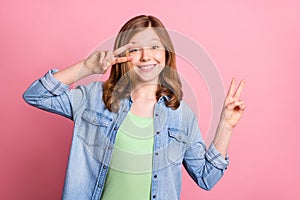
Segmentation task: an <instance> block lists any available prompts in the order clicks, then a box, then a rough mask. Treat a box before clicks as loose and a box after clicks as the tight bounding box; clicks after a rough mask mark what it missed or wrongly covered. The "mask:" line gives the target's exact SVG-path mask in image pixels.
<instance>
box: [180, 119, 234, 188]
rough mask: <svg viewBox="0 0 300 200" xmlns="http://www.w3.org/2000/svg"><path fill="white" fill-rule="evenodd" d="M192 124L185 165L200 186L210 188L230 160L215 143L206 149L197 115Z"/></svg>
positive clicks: (221, 174)
mask: <svg viewBox="0 0 300 200" xmlns="http://www.w3.org/2000/svg"><path fill="white" fill-rule="evenodd" d="M190 124H191V125H190V127H189V132H190V136H189V138H190V139H189V141H188V143H187V149H186V152H185V154H184V160H183V166H184V167H185V169H186V170H187V172H188V174H189V175H190V176H191V178H192V179H193V180H194V181H195V182H196V183H197V185H198V186H200V187H201V188H202V189H205V190H210V189H212V188H213V186H214V185H215V184H216V183H217V182H218V181H219V180H220V178H221V177H222V176H223V174H224V171H225V170H226V169H227V165H228V163H229V161H228V158H226V159H224V158H223V157H222V155H221V154H220V153H219V152H218V151H217V150H216V148H215V146H214V145H213V144H211V145H210V146H209V148H208V149H206V147H205V144H204V142H203V139H202V136H201V132H200V129H199V126H198V120H197V118H196V116H195V115H193V118H192V122H191V123H190Z"/></svg>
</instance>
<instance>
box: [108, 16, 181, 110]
mask: <svg viewBox="0 0 300 200" xmlns="http://www.w3.org/2000/svg"><path fill="white" fill-rule="evenodd" d="M147 27H152V28H154V29H153V30H154V31H155V33H156V34H157V36H158V37H159V38H160V41H161V43H162V44H163V45H164V48H165V54H166V55H165V56H166V63H165V67H164V69H163V70H162V71H161V73H160V75H159V80H158V84H159V86H158V88H157V91H156V100H158V99H159V98H160V97H162V96H167V97H168V98H167V100H165V103H166V106H167V107H170V108H172V109H173V110H175V109H177V108H178V107H179V106H180V101H181V99H182V84H181V81H180V78H179V75H178V73H177V70H176V58H175V56H176V55H175V51H174V47H173V44H172V41H171V38H170V36H169V34H168V32H167V30H166V28H165V27H164V25H163V24H162V22H161V21H160V20H159V19H158V18H156V17H154V16H146V15H140V16H136V17H134V18H132V19H130V20H129V21H128V22H127V23H125V24H124V26H123V27H122V28H121V30H120V31H119V33H118V35H117V38H116V40H115V44H114V49H117V48H119V47H121V46H123V45H125V44H128V43H129V41H130V39H131V38H132V37H133V35H134V34H136V33H137V32H140V31H142V30H144V29H145V28H147ZM130 71H132V70H130V66H129V63H117V64H115V65H114V66H112V67H111V71H110V75H109V78H108V80H106V81H105V82H104V84H103V101H104V103H105V106H106V108H107V109H109V110H110V111H113V112H117V111H118V109H119V103H120V100H121V99H123V98H126V97H129V96H130V93H131V91H132V89H133V81H132V79H131V78H130V77H132V76H131V72H130Z"/></svg>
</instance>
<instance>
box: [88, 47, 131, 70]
mask: <svg viewBox="0 0 300 200" xmlns="http://www.w3.org/2000/svg"><path fill="white" fill-rule="evenodd" d="M131 46H132V44H131V43H129V44H126V45H124V46H122V47H120V48H118V49H116V50H114V51H95V52H93V53H92V54H91V55H89V57H88V58H86V59H85V60H84V66H85V67H86V68H88V69H89V70H90V71H91V72H92V73H93V74H104V73H105V72H106V71H107V69H108V68H109V67H110V66H112V65H114V64H116V63H123V62H128V61H130V60H131V59H132V57H131V56H126V57H118V55H120V54H121V53H122V52H124V51H126V50H127V49H129V48H130V47H131Z"/></svg>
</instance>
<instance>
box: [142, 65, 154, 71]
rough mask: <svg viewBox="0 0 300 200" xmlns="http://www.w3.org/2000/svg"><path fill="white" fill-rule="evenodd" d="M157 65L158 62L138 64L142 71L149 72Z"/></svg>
mask: <svg viewBox="0 0 300 200" xmlns="http://www.w3.org/2000/svg"><path fill="white" fill-rule="evenodd" d="M155 66H156V64H152V65H143V66H138V68H139V69H140V70H141V71H144V72H149V71H151V70H152V69H153V68H154V67H155Z"/></svg>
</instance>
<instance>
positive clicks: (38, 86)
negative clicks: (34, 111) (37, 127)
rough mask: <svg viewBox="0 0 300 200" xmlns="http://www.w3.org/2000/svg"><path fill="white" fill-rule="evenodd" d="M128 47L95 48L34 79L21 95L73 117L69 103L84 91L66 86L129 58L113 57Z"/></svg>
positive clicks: (81, 97)
mask: <svg viewBox="0 0 300 200" xmlns="http://www.w3.org/2000/svg"><path fill="white" fill-rule="evenodd" d="M129 47H130V45H125V46H123V47H120V48H119V49H117V50H115V51H114V52H111V51H107V52H104V51H95V52H94V53H92V54H91V55H90V56H89V57H88V58H87V59H85V60H82V61H80V62H78V63H76V64H74V65H71V66H69V67H67V68H65V69H63V70H61V71H58V70H51V71H49V72H48V73H47V74H46V75H45V76H44V77H42V78H41V79H39V80H37V81H35V82H34V83H33V84H32V85H31V86H30V87H29V88H28V89H27V90H26V91H25V93H24V94H23V98H24V100H25V101H26V102H27V103H28V104H30V105H32V106H35V107H38V108H40V109H43V110H46V111H49V112H53V113H56V114H60V115H62V116H65V117H67V118H70V119H72V117H73V115H72V103H73V102H74V101H76V102H80V101H81V100H82V99H83V98H84V93H85V91H84V88H82V87H79V88H78V89H75V90H68V89H69V84H72V83H74V82H75V81H77V80H80V79H82V78H84V77H86V76H89V75H91V74H101V73H105V71H106V70H107V69H108V68H109V67H110V66H111V65H113V64H115V63H120V62H127V61H129V60H130V57H115V56H117V55H118V54H120V53H121V52H123V51H125V50H126V49H127V48H129ZM71 100H72V101H73V102H72V101H71Z"/></svg>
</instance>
